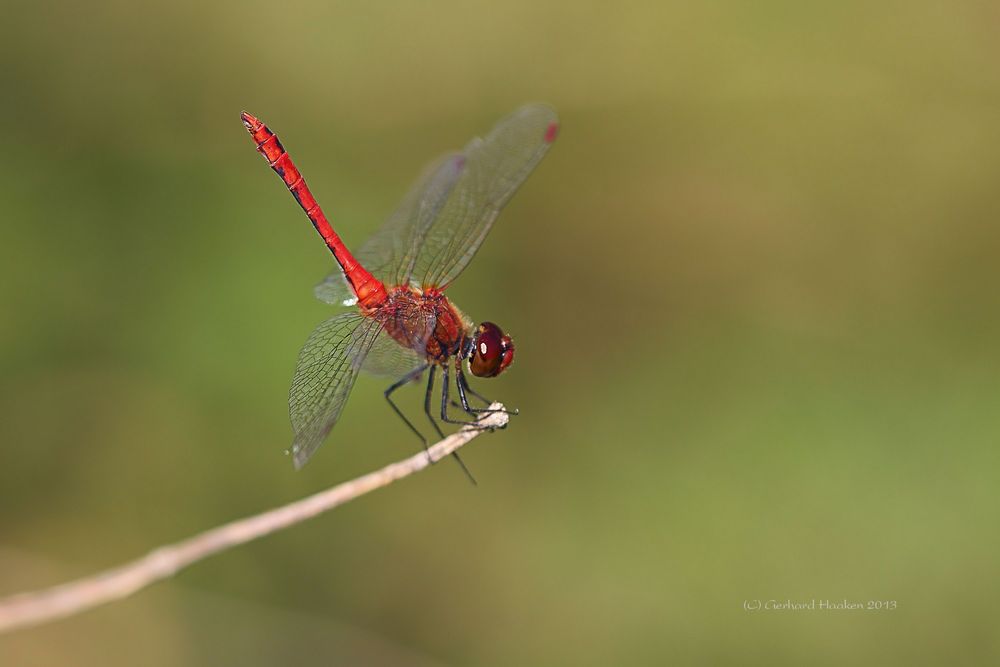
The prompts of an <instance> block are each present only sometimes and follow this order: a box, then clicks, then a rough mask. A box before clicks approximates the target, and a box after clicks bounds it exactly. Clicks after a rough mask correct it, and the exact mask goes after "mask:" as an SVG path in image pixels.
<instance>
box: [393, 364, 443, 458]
mask: <svg viewBox="0 0 1000 667" xmlns="http://www.w3.org/2000/svg"><path fill="white" fill-rule="evenodd" d="M425 370H427V364H424V365H423V366H420V367H419V368H414V369H413V370H412V371H410V372H409V373H407V374H406V375H404V376H403V377H402V378H400V379H399V380H398V381H396V382H394V383H393V384H392V386H390V387H389V388H388V389H386V390H385V392H384V393H385V400H387V401H389V405H391V406H392V409H393V410H394V411H395V412H396V414H397V415H398V416H399V418H400V419H402V420H403V422H404V423H405V424H406V425H407V426H409V427H410V430H411V431H413V432H414V433H415V434H416V436H417V437H418V438H420V442H422V443H424V449H427V438H425V437H424V435H423V433H421V432H420V431H418V430H417V427H416V426H414V425H413V422H411V421H410V420H409V419H407V418H406V415H404V414H403V411H402V410H400V409H399V407H398V406H397V405H396V404H395V403H394V402H393V400H392V392H394V391H396V390H397V389H399V388H400V387H402V386H403V385H404V384H408V383H410V382H413V381H414V380H416V379H417V378H419V377H420V374H421V373H423V372H424V371H425ZM433 377H434V369H433V367H432V368H431V378H432V379H433ZM427 391H428V392H430V387H429V386H428V389H427ZM435 426H437V424H435ZM440 432H441V431H440V429H439V430H438V433H440Z"/></svg>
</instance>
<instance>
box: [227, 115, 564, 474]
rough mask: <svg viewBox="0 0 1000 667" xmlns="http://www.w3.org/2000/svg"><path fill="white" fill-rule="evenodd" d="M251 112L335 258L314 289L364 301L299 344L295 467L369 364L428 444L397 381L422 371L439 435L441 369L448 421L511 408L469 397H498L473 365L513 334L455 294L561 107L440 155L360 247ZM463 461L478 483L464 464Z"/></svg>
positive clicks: (321, 295)
mask: <svg viewBox="0 0 1000 667" xmlns="http://www.w3.org/2000/svg"><path fill="white" fill-rule="evenodd" d="M241 118H242V120H243V124H244V126H245V127H246V129H247V131H248V132H249V133H250V135H251V137H252V138H253V141H254V143H255V144H256V146H257V151H258V152H260V153H261V154H262V155H263V156H264V158H265V159H266V160H267V163H268V165H269V166H270V167H271V169H273V170H274V172H275V173H277V174H278V176H279V177H280V178H281V180H282V181H283V182H284V184H285V185H286V186H287V188H288V190H289V191H290V192H291V193H292V196H293V197H294V198H295V201H296V202H298V204H299V206H300V207H301V208H302V210H303V211H305V214H306V216H307V217H308V218H309V220H310V221H311V222H312V224H313V227H315V229H316V231H317V232H319V235H320V236H321V237H322V238H323V241H324V242H325V243H326V246H327V248H328V249H329V250H330V252H331V253H333V257H334V259H335V260H336V264H337V266H336V268H334V270H333V271H332V272H331V273H330V274H329V275H328V276H327V277H326V278H325V279H324V280H323V281H322V282H321V283H319V284H318V285H317V286H316V288H315V290H314V292H315V295H316V297H317V298H318V299H319V300H321V301H323V302H325V303H328V304H331V305H343V306H352V307H354V308H353V309H352V310H351V311H348V312H341V313H339V314H337V315H334V316H333V317H331V318H330V319H328V320H326V321H325V322H323V323H322V324H320V325H319V326H318V327H317V328H316V329H315V330H314V331H313V332H312V334H311V335H310V336H309V338H308V339H307V340H306V342H305V345H303V347H302V350H301V352H300V353H299V357H298V362H297V365H296V368H295V374H294V376H293V379H292V386H291V389H290V391H289V399H288V407H289V415H290V417H291V422H292V430H293V431H294V439H293V442H292V446H291V448H290V450H289V451H290V453H291V455H292V460H293V462H294V464H295V467H296V469H298V468H301V467H302V466H303V465H305V464H306V462H307V461H309V459H310V457H312V455H313V454H314V453H315V452H316V450H317V449H318V448H319V446H320V445H321V444H322V443H323V442H324V440H326V437H327V436H328V434H329V433H330V430H331V429H332V428H333V426H334V425H335V424H336V423H337V420H338V419H339V418H340V415H341V413H342V411H343V409H344V405H345V404H346V402H347V399H348V397H349V395H350V393H351V389H352V388H353V386H354V382H355V380H356V379H357V377H358V375H359V373H360V372H362V371H365V372H369V373H373V374H375V375H379V376H387V377H392V378H395V381H394V382H393V383H392V384H391V385H390V386H389V387H388V388H387V389H386V390H385V391H384V395H385V399H386V400H387V401H388V403H389V405H390V406H391V407H392V409H393V411H394V412H395V413H396V414H397V415H398V416H399V417H400V418H401V419H402V420H403V421H404V422H405V423H406V425H407V426H408V427H409V429H410V430H411V431H413V433H415V434H416V435H417V437H419V438H420V439H421V440H422V441H423V443H424V447H425V449H426V447H427V440H426V438H425V437H424V436H423V434H422V433H421V432H420V430H419V429H417V427H416V426H414V424H413V423H412V422H411V421H410V420H409V419H408V418H407V417H406V415H405V414H404V413H403V412H402V411H401V410H400V409H399V406H398V405H397V404H396V402H395V401H394V400H393V398H392V395H393V393H394V392H395V391H396V390H397V389H399V388H400V387H403V386H405V385H407V384H409V383H411V382H417V381H419V380H420V379H421V378H422V376H423V374H424V373H426V374H427V388H426V393H425V395H424V412H425V413H426V415H427V417H428V419H429V420H430V423H431V424H432V425H433V427H434V429H435V430H436V431H437V433H438V435H440V436H441V437H444V434H443V432H442V430H441V427H440V425H439V424H438V423H437V421H436V420H435V416H434V413H433V411H432V404H433V402H434V383H435V375H436V373H437V372H438V371H440V372H441V376H442V377H441V400H440V411H439V417H440V419H441V421H442V422H445V423H447V424H458V425H463V426H470V427H472V428H476V427H477V424H478V422H477V420H478V418H479V417H481V416H482V415H483V414H484V413H488V412H491V411H493V410H503V411H504V412H506V411H507V410H506V408H490V407H472V404H471V403H470V400H469V399H470V397H472V398H474V399H476V400H478V401H480V402H482V403H483V404H485V406H490V405H492V402H491V401H490V400H488V399H487V398H485V397H484V396H482V395H481V394H479V393H477V392H476V391H474V390H473V389H472V387H471V386H470V385H469V381H468V379H467V378H466V376H465V373H464V371H463V362H464V363H465V365H466V366H467V367H468V369H469V371H470V372H471V373H472V375H475V376H476V377H482V378H490V377H496V376H498V375H500V374H501V373H503V372H504V371H505V370H507V369H508V368H509V367H510V365H511V363H512V362H513V360H514V342H513V341H512V340H511V337H510V336H509V335H508V334H506V333H504V331H503V329H501V328H500V327H499V326H498V325H497V324H495V323H493V322H489V321H484V322H482V323H480V324H478V325H476V324H475V323H474V322H473V320H471V319H470V318H469V317H468V316H466V315H465V314H464V313H463V312H462V311H461V310H459V308H458V307H457V306H456V305H455V304H454V303H453V302H452V301H451V299H449V298H448V296H447V295H446V294H445V291H446V290H447V289H448V287H449V286H450V285H451V284H452V283H453V281H454V280H455V279H456V278H457V277H458V276H459V274H461V273H462V271H463V270H464V269H465V267H466V266H467V265H468V264H469V262H470V261H471V260H472V258H473V256H474V255H475V254H476V251H477V250H479V247H480V246H481V245H482V243H483V241H484V240H485V238H486V236H487V234H488V233H489V231H490V229H491V228H492V227H493V223H494V221H495V220H496V218H497V216H498V215H499V213H500V210H501V209H502V208H503V207H504V205H505V204H506V203H507V202H508V201H509V200H510V198H511V197H512V196H513V195H514V193H515V192H516V191H517V189H518V188H519V187H520V186H521V184H522V183H524V181H525V179H527V177H528V175H529V174H530V173H531V172H532V171H533V170H534V169H535V167H536V166H537V165H538V163H539V162H540V161H541V160H542V158H543V157H544V156H545V154H546V153H547V152H548V150H549V147H550V146H551V145H552V143H553V141H555V139H556V135H557V134H558V131H559V120H558V117H557V116H556V113H555V111H554V110H553V109H552V108H551V107H549V106H547V105H544V104H529V105H526V106H523V107H521V108H519V109H517V110H516V111H514V112H513V113H512V114H511V115H509V116H507V117H506V118H504V119H503V120H501V121H500V122H499V123H497V124H496V125H495V126H494V127H493V129H492V130H490V132H489V133H488V134H486V135H485V136H484V137H477V138H474V139H473V140H472V141H470V142H469V143H468V144H466V145H465V147H464V148H463V149H462V150H460V151H456V152H453V153H449V154H446V155H444V156H443V157H441V158H439V159H437V160H435V161H434V162H432V163H431V164H430V165H428V166H427V167H426V168H425V169H424V170H423V172H422V174H421V176H420V177H419V178H418V180H417V182H416V184H415V185H414V186H413V187H412V189H411V190H410V191H409V193H408V194H407V195H406V197H405V198H404V199H403V201H402V203H401V204H400V205H399V207H398V208H397V209H396V210H395V211H394V212H393V213H392V214H391V215H390V216H389V217H388V218H387V219H386V221H385V222H384V223H383V225H382V226H381V228H379V230H378V231H377V232H375V234H374V235H373V236H372V237H371V238H370V239H368V241H366V242H365V243H364V244H363V245H361V246H360V247H359V248H358V251H357V254H353V253H351V251H350V250H348V248H347V246H346V245H345V244H344V242H343V241H342V240H341V239H340V236H338V235H337V233H336V232H335V231H334V229H333V227H332V225H331V224H330V222H329V220H328V219H327V217H326V215H325V214H324V213H323V210H322V209H321V208H320V205H319V204H318V203H317V201H316V198H315V197H314V196H313V195H312V193H311V192H310V190H309V187H308V186H307V185H306V182H305V180H304V179H303V177H302V174H301V172H300V171H299V170H298V168H297V167H296V166H295V164H294V163H293V162H292V158H291V156H289V154H288V152H287V151H286V150H285V148H284V147H283V146H282V144H281V142H280V141H279V140H278V137H277V135H275V133H274V132H272V131H271V130H270V129H269V128H268V127H267V126H266V125H265V124H264V123H263V122H261V121H260V120H258V119H257V118H255V117H254V116H251V115H250V114H249V113H247V112H245V111H244V112H243V113H242V114H241ZM449 367H454V382H455V388H456V390H457V393H458V397H459V402H458V403H456V402H454V400H453V399H451V398H450V394H449V392H450V385H451V382H452V377H451V374H450V372H449ZM449 406H450V407H452V408H457V407H461V409H462V411H463V413H464V414H462V415H461V417H460V418H456V416H454V415H453V414H450V413H449ZM508 414H516V411H511V412H509V413H508ZM456 459H457V460H458V461H459V463H460V464H461V459H459V458H458V457H457V456H456ZM462 468H463V470H465V472H466V474H467V475H469V478H470V480H472V481H473V482H474V481H475V480H474V479H473V478H472V476H471V474H469V471H468V469H467V468H465V465H464V464H462Z"/></svg>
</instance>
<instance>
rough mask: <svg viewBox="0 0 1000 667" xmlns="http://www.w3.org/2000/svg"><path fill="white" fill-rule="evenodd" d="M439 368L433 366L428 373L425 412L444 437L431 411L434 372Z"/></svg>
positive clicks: (436, 429) (435, 428) (440, 435)
mask: <svg viewBox="0 0 1000 667" xmlns="http://www.w3.org/2000/svg"><path fill="white" fill-rule="evenodd" d="M436 370H437V366H431V370H430V373H428V374H427V393H426V394H424V414H426V415H427V419H428V420H429V421H430V422H431V425H432V426H433V427H434V430H435V431H437V433H438V436H439V437H441V438H443V437H444V433H443V432H442V431H441V427H440V426H438V423H437V422H436V421H435V420H434V415H433V414H432V413H431V399H432V398H433V396H434V372H435V371H436Z"/></svg>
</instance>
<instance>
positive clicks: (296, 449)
mask: <svg viewBox="0 0 1000 667" xmlns="http://www.w3.org/2000/svg"><path fill="white" fill-rule="evenodd" d="M381 330H382V324H381V322H378V321H377V320H375V319H372V318H366V317H363V316H361V315H359V314H357V313H353V312H351V313H341V314H339V315H336V316H334V317H331V318H330V319H328V320H327V321H326V322H323V324H321V325H319V326H318V327H316V329H315V330H314V331H313V332H312V334H310V335H309V338H308V339H307V340H306V343H305V345H303V346H302V351H301V352H299V360H298V364H297V365H296V368H295V376H294V378H292V388H291V390H290V391H289V394H288V411H289V415H290V417H291V420H292V430H293V431H294V432H295V439H294V441H293V443H292V449H291V452H292V458H293V460H294V462H295V467H296V468H301V467H302V466H303V465H305V463H306V461H308V460H309V457H311V456H312V455H313V453H314V452H315V451H316V449H318V448H319V446H320V445H321V444H322V443H323V440H324V439H325V438H326V436H327V434H328V433H329V432H330V429H331V428H333V425H334V424H335V423H336V422H337V419H338V418H339V417H340V412H341V410H343V408H344V404H345V403H346V402H347V397H348V396H349V395H350V393H351V388H352V387H353V386H354V381H355V380H356V379H357V376H358V371H359V370H361V366H362V365H363V363H364V360H365V357H366V356H367V354H368V351H369V350H370V349H371V347H372V344H373V343H374V341H375V339H376V338H377V337H378V334H379V332H380V331H381Z"/></svg>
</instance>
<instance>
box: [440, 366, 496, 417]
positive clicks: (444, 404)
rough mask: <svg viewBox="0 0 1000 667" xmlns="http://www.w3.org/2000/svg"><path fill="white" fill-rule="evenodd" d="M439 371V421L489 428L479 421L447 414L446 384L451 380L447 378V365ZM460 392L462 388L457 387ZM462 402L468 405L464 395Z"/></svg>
mask: <svg viewBox="0 0 1000 667" xmlns="http://www.w3.org/2000/svg"><path fill="white" fill-rule="evenodd" d="M441 373H442V375H443V376H444V379H443V382H442V384H441V421H444V422H447V423H449V424H461V425H462V426H472V427H474V428H481V429H483V428H490V427H488V426H480V425H479V422H475V421H467V420H464V419H452V418H451V417H449V416H448V385H450V384H451V382H450V381H449V379H448V367H447V366H442V367H441ZM461 393H462V390H461V389H459V394H461ZM463 403H464V404H465V405H468V401H467V400H465V399H464V397H463ZM470 411H471V410H470Z"/></svg>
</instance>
